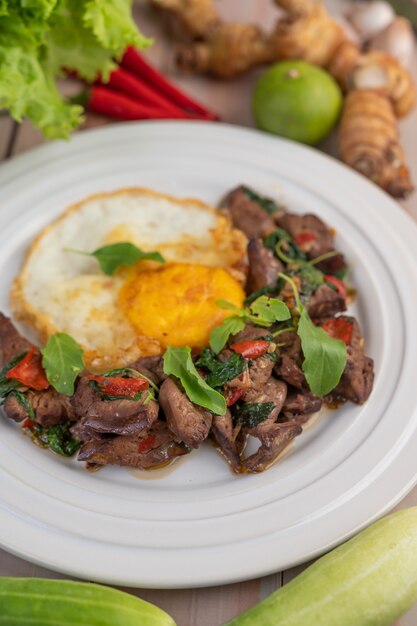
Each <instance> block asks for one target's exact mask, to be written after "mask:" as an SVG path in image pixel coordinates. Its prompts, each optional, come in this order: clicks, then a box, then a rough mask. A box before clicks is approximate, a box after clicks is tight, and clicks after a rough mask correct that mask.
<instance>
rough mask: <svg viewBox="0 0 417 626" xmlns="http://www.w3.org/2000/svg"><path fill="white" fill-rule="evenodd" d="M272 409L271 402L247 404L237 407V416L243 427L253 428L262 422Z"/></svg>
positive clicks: (273, 406) (272, 404)
mask: <svg viewBox="0 0 417 626" xmlns="http://www.w3.org/2000/svg"><path fill="white" fill-rule="evenodd" d="M274 408H275V404H274V403H273V402H254V403H249V402H247V403H245V404H241V405H240V406H238V407H237V415H238V418H239V421H240V422H242V424H243V425H244V426H247V427H248V428H254V427H255V426H258V424H261V423H262V422H264V421H265V420H266V419H267V418H268V416H269V414H270V413H271V411H272V410H273V409H274Z"/></svg>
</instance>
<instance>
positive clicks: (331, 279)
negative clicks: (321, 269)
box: [324, 274, 346, 298]
mask: <svg viewBox="0 0 417 626" xmlns="http://www.w3.org/2000/svg"><path fill="white" fill-rule="evenodd" d="M324 280H325V282H326V283H331V284H332V285H334V286H335V287H336V289H337V292H338V294H339V295H340V296H342V298H346V285H345V283H344V282H343V281H342V280H340V279H339V278H336V276H330V275H329V274H326V276H325V277H324Z"/></svg>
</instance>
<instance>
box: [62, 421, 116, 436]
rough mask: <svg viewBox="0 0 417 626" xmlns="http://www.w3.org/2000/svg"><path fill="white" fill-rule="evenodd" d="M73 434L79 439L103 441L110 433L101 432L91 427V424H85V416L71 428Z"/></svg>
mask: <svg viewBox="0 0 417 626" xmlns="http://www.w3.org/2000/svg"><path fill="white" fill-rule="evenodd" d="M70 432H71V435H72V436H73V437H74V439H78V441H84V442H85V441H99V440H100V441H101V440H102V439H104V438H106V437H108V436H109V435H106V434H101V433H99V432H97V431H96V430H94V428H91V427H90V426H86V425H85V424H84V418H83V419H80V420H78V422H75V424H74V425H73V426H71V428H70Z"/></svg>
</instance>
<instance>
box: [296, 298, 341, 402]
mask: <svg viewBox="0 0 417 626" xmlns="http://www.w3.org/2000/svg"><path fill="white" fill-rule="evenodd" d="M297 333H298V335H299V337H300V339H301V348H302V351H303V354H304V362H303V365H302V369H303V372H304V374H305V377H306V380H307V383H308V386H309V387H310V389H311V391H312V393H314V395H316V396H325V395H326V394H328V393H329V392H330V391H331V390H332V389H334V388H335V387H336V385H337V384H338V383H339V381H340V378H341V376H342V374H343V371H344V369H345V366H346V360H347V351H346V345H345V344H344V343H343V341H340V340H339V339H333V338H332V337H330V336H329V335H328V334H327V333H326V331H324V330H323V329H322V328H319V327H318V326H315V325H314V324H313V322H312V321H311V319H310V316H309V315H308V313H307V311H306V310H305V308H304V307H301V308H300V319H299V322H298V329H297Z"/></svg>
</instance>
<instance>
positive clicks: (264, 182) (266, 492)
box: [0, 123, 417, 587]
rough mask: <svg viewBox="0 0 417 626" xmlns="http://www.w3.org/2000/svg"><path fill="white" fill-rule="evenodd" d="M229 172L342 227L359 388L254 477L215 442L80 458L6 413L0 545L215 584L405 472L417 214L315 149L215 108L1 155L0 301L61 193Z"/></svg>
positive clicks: (174, 580) (75, 565) (353, 522)
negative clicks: (111, 459) (358, 396)
mask: <svg viewBox="0 0 417 626" xmlns="http://www.w3.org/2000/svg"><path fill="white" fill-rule="evenodd" d="M241 182H244V183H245V184H247V185H250V186H253V187H254V188H255V189H258V190H259V191H260V192H261V193H265V194H268V195H272V196H274V197H276V198H278V199H281V200H284V201H285V203H286V204H287V206H288V207H290V208H291V209H294V210H296V211H303V212H307V211H311V212H314V213H317V214H318V215H320V216H321V217H323V218H324V219H325V220H327V221H328V222H329V224H331V225H332V226H334V227H335V228H336V229H337V232H338V235H337V244H338V246H340V248H341V249H342V250H343V251H344V252H345V253H346V255H347V257H348V259H349V262H350V265H351V267H352V280H353V282H354V284H355V286H356V287H357V288H358V291H359V297H358V300H357V304H356V311H355V313H356V314H357V315H358V316H359V318H360V321H361V324H362V327H363V331H364V334H365V337H366V348H367V352H368V353H369V354H370V355H371V356H372V357H373V358H374V359H375V363H376V381H375V387H374V390H373V393H372V396H371V399H370V400H369V402H368V403H366V404H365V405H364V406H362V407H358V406H354V405H353V404H349V405H346V406H344V407H342V408H341V409H340V410H338V411H337V412H336V413H333V414H331V415H329V416H327V417H325V418H323V419H321V420H320V421H319V423H318V424H316V425H315V426H314V427H313V428H310V429H309V430H308V431H307V432H306V433H304V434H303V435H302V436H301V437H299V438H298V440H297V441H296V444H295V446H294V448H293V450H292V452H291V453H290V454H287V455H286V456H285V457H284V458H283V459H282V461H281V462H280V463H278V464H277V465H276V466H275V467H273V468H271V469H270V470H268V471H267V472H265V473H264V474H260V475H254V476H233V475H232V473H231V472H230V471H229V469H228V467H227V465H226V464H225V463H224V461H223V460H222V459H221V458H219V457H218V456H217V452H216V451H215V450H214V449H213V448H211V447H210V446H209V445H206V446H203V447H202V449H200V450H198V451H196V452H194V453H193V454H192V455H190V457H187V458H186V460H185V461H179V463H178V465H177V466H175V465H174V470H175V471H172V472H171V473H168V474H167V475H166V476H165V477H163V478H160V479H154V480H149V479H148V480H143V479H139V478H137V477H135V476H134V475H133V474H132V473H130V472H129V471H128V470H125V469H121V468H106V469H104V470H102V471H100V472H98V473H95V474H89V473H87V472H86V471H84V469H83V466H82V465H81V464H77V462H76V461H69V462H67V461H65V460H63V459H60V458H58V457H56V456H54V455H53V454H52V453H49V452H46V451H42V450H39V449H37V448H36V447H35V446H33V445H32V444H31V442H30V441H29V440H28V439H27V438H25V437H23V436H22V435H21V434H20V432H19V430H18V429H17V428H16V426H15V425H14V424H12V423H11V422H10V421H8V420H6V419H1V421H0V466H1V469H2V471H1V474H0V528H1V544H2V545H3V546H4V547H5V548H6V549H7V550H9V551H11V552H13V553H15V554H18V555H20V556H22V557H24V558H26V559H29V560H32V561H35V562H37V563H41V564H43V565H45V566H47V567H50V568H52V569H56V570H60V571H63V572H66V573H68V574H72V575H76V576H80V577H84V578H89V579H95V580H101V581H106V582H110V583H121V584H127V585H137V586H148V587H192V586H202V585H212V584H220V583H227V582H232V581H236V580H242V579H245V578H252V577H255V576H260V575H264V574H268V573H271V572H274V571H277V570H280V569H284V568H287V567H289V566H292V565H294V564H296V563H299V562H301V561H306V560H308V559H310V558H312V557H314V556H316V555H318V554H319V553H321V552H324V551H325V550H327V549H329V548H331V547H332V546H334V545H335V544H337V543H339V542H341V541H342V540H343V539H345V538H347V537H348V536H350V535H352V534H353V533H354V532H356V531H357V530H358V529H360V528H361V527H363V526H364V525H365V524H368V523H369V522H370V521H371V520H373V519H375V518H376V517H378V516H380V515H381V514H382V513H384V512H386V511H387V510H388V509H390V508H391V507H392V506H393V505H394V504H395V503H396V502H398V501H399V500H400V499H401V498H402V497H403V496H404V495H405V494H406V493H407V491H409V490H410V489H411V488H412V486H413V485H414V484H415V482H416V481H417V434H416V427H417V410H416V408H417V395H416V368H417V352H416V347H417V338H416V334H417V323H416V311H417V264H416V259H415V257H416V254H415V251H416V242H417V228H416V227H415V225H414V224H413V223H412V222H411V220H410V219H409V218H408V217H407V216H406V215H405V214H404V212H403V211H402V210H401V208H400V207H399V206H398V205H397V204H395V203H394V202H393V201H392V200H391V199H390V198H388V196H386V195H385V194H383V193H382V192H381V191H379V190H378V189H377V188H376V187H374V186H373V185H371V184H370V183H368V182H367V181H366V180H365V179H363V178H362V177H360V176H358V175H356V174H355V173H353V172H352V171H350V170H349V169H347V168H345V167H344V166H342V165H340V164H339V163H337V162H336V161H334V160H332V159H330V158H328V157H325V156H323V155H320V154H319V153H317V152H315V151H313V150H310V149H307V148H304V147H301V146H300V145H297V144H295V143H294V144H293V143H289V142H286V141H281V140H279V139H275V138H272V137H270V136H267V135H264V134H261V133H258V132H255V131H250V130H243V129H239V128H236V127H229V126H224V125H220V124H198V123H196V124H194V123H139V124H137V123H135V124H123V125H118V126H112V127H108V128H105V129H100V130H94V131H90V132H86V133H82V134H79V135H77V136H76V137H75V138H74V139H73V140H72V141H71V143H69V144H61V143H55V144H53V145H49V146H46V147H42V148H40V149H38V150H34V151H32V152H30V153H28V154H26V155H24V156H22V157H18V158H16V159H14V160H12V161H11V162H10V163H8V164H6V165H4V166H2V167H1V168H0V200H1V211H0V233H1V234H0V276H1V296H0V298H1V299H0V309H1V310H5V309H6V310H7V298H8V289H9V285H10V281H11V278H12V277H13V275H14V274H15V272H16V271H17V269H18V266H19V263H20V262H21V259H22V254H23V251H24V249H25V248H26V246H27V245H28V243H29V242H30V240H31V239H32V238H33V236H34V235H35V234H36V233H37V232H38V231H39V229H40V228H42V227H43V226H44V225H45V224H46V223H47V222H49V221H50V220H51V219H52V218H53V217H54V216H55V215H57V214H58V213H60V212H61V211H62V210H63V209H64V208H65V207H66V206H67V205H68V204H70V203H72V202H75V201H76V200H79V199H81V198H83V197H85V196H87V195H88V194H91V193H94V192H99V191H104V190H111V189H115V188H118V187H126V186H129V185H132V186H134V185H140V186H149V187H153V188H155V189H158V190H159V191H164V192H168V193H171V194H173V195H178V196H197V197H199V198H202V199H204V200H207V201H210V202H213V203H215V202H217V201H218V199H219V198H220V197H221V196H222V195H223V194H224V192H225V191H226V190H228V189H230V188H232V187H234V186H235V185H237V184H239V183H241ZM150 476H151V477H152V476H153V475H152V474H151V475H150Z"/></svg>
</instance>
